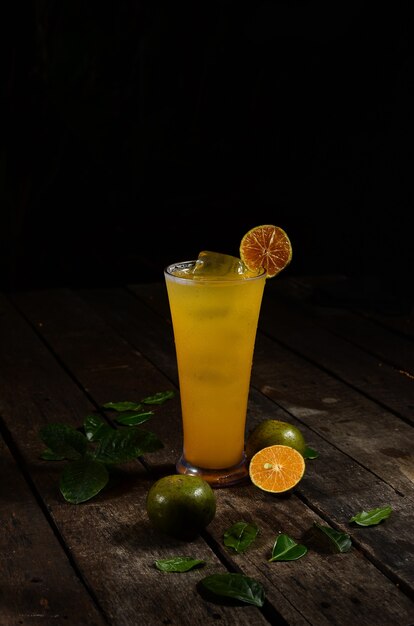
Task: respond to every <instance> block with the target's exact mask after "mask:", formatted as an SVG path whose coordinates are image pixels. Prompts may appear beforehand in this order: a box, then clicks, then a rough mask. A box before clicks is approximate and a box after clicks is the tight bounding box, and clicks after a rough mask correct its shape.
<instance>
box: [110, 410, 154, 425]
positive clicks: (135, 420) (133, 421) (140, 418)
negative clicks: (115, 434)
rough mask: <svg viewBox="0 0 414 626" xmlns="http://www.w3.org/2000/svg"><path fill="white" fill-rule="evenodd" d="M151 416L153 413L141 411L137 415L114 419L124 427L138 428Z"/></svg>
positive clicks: (132, 414)
mask: <svg viewBox="0 0 414 626" xmlns="http://www.w3.org/2000/svg"><path fill="white" fill-rule="evenodd" d="M152 415H154V411H141V412H139V413H131V414H128V415H121V417H117V418H116V421H117V422H118V424H123V425H124V426H139V425H140V424H143V423H144V422H146V421H148V420H149V418H150V417H151V416H152Z"/></svg>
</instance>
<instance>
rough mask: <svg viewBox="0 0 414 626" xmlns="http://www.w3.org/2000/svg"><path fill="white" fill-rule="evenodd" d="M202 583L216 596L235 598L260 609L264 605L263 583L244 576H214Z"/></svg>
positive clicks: (204, 579) (203, 580)
mask: <svg viewBox="0 0 414 626" xmlns="http://www.w3.org/2000/svg"><path fill="white" fill-rule="evenodd" d="M200 582H201V584H202V585H203V587H205V589H207V590H208V591H210V593H212V594H214V595H216V596H224V597H227V598H233V599H234V600H240V601H241V602H245V603H246V604H253V605H254V606H259V607H260V606H263V604H264V600H265V592H264V589H263V586H262V585H261V583H259V582H258V581H256V580H254V579H253V578H249V577H248V576H244V575H243V574H212V575H211V576H206V578H203V579H202V580H201V581H200Z"/></svg>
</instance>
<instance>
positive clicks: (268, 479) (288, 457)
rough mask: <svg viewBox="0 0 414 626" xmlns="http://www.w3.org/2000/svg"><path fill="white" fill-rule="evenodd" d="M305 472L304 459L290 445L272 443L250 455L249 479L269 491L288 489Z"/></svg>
mask: <svg viewBox="0 0 414 626" xmlns="http://www.w3.org/2000/svg"><path fill="white" fill-rule="evenodd" d="M304 473H305V461H304V458H303V456H302V455H301V453H300V452H298V451H297V450H295V449H294V448H291V447H290V446H282V445H274V446H267V447H266V448H262V450H259V452H256V454H255V455H254V456H253V457H252V459H251V461H250V465H249V474H250V479H251V481H252V483H253V484H254V485H256V487H259V489H262V490H263V491H269V492H270V493H284V492H286V491H290V490H291V489H293V487H296V485H297V484H298V483H299V481H300V480H301V479H302V478H303V475H304Z"/></svg>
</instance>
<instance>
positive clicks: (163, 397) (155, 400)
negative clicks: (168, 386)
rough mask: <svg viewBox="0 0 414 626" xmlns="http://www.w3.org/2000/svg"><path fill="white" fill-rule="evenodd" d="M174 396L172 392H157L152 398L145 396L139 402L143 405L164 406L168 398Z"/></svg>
mask: <svg viewBox="0 0 414 626" xmlns="http://www.w3.org/2000/svg"><path fill="white" fill-rule="evenodd" d="M174 396H175V393H174V391H159V392H158V393H155V394H154V395H153V396H147V397H146V398H144V399H143V400H141V402H142V403H143V404H164V402H166V401H167V400H169V399H170V398H173V397H174Z"/></svg>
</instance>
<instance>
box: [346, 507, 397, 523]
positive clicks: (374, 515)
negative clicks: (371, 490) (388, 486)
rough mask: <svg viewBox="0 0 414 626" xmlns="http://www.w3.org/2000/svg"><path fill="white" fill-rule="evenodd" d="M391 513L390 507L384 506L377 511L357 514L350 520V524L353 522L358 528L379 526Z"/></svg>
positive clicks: (372, 510)
mask: <svg viewBox="0 0 414 626" xmlns="http://www.w3.org/2000/svg"><path fill="white" fill-rule="evenodd" d="M391 513H392V508H391V507H390V506H385V507H382V508H379V509H371V510H370V511H361V512H360V513H357V514H356V515H354V516H353V517H351V519H350V520H349V521H350V522H355V523H356V524H359V525H360V526H374V525H375V524H379V523H380V522H382V520H384V519H387V517H389V516H390V515H391Z"/></svg>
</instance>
